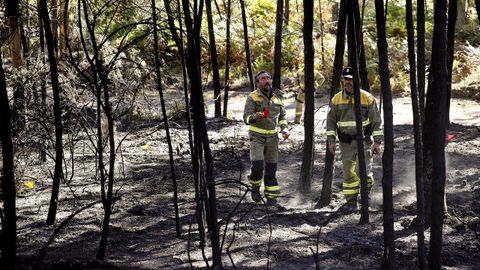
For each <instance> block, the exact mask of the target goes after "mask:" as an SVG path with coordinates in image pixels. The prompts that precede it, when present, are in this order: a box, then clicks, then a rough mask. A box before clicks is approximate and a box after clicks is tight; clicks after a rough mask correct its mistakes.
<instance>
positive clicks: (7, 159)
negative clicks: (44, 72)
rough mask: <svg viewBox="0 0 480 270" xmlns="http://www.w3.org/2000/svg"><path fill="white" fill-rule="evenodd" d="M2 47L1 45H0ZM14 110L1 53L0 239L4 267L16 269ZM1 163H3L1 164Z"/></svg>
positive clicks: (10, 269)
mask: <svg viewBox="0 0 480 270" xmlns="http://www.w3.org/2000/svg"><path fill="white" fill-rule="evenodd" d="M0 48H1V46H0ZM11 115H12V111H11V110H10V104H9V102H8V94H7V83H6V78H5V72H4V70H3V60H2V54H1V53H0V142H1V147H2V160H3V166H2V176H1V177H0V180H1V181H2V183H1V184H2V197H1V198H0V200H2V201H3V213H0V214H3V218H2V230H1V235H0V239H1V240H2V241H1V244H0V248H1V251H2V257H1V258H0V265H1V266H2V269H7V270H14V269H15V254H16V250H17V212H16V208H15V204H16V202H15V200H16V189H15V177H14V172H13V154H14V152H13V151H14V150H13V143H12V126H11V122H10V117H11ZM0 165H1V164H0Z"/></svg>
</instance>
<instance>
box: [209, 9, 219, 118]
mask: <svg viewBox="0 0 480 270" xmlns="http://www.w3.org/2000/svg"><path fill="white" fill-rule="evenodd" d="M205 5H206V6H205V7H206V11H207V24H208V40H209V48H210V62H211V65H212V73H213V98H214V103H215V117H220V116H222V109H221V105H222V104H221V99H220V73H219V72H218V56H217V45H216V43H215V31H214V30H213V28H214V25H213V18H212V0H206V3H205Z"/></svg>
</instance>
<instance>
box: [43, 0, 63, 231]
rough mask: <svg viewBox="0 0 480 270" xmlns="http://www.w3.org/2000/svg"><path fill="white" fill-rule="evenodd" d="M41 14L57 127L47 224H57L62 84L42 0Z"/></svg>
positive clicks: (60, 158)
mask: <svg viewBox="0 0 480 270" xmlns="http://www.w3.org/2000/svg"><path fill="white" fill-rule="evenodd" d="M40 12H41V16H42V20H43V27H44V29H45V41H46V42H47V51H48V61H49V62H50V76H51V79H52V91H53V115H54V118H55V119H54V125H55V171H54V174H53V184H52V197H51V198H50V207H49V209H48V216H47V224H49V225H51V224H53V223H55V216H56V215H57V205H58V192H59V189H60V180H61V178H62V162H63V140H62V137H63V126H62V110H61V108H60V91H61V89H60V83H59V81H58V67H57V60H56V57H55V44H54V43H53V42H54V39H53V34H52V29H50V17H49V15H48V7H47V1H46V0H40Z"/></svg>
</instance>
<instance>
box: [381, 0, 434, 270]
mask: <svg viewBox="0 0 480 270" xmlns="http://www.w3.org/2000/svg"><path fill="white" fill-rule="evenodd" d="M406 24H407V34H408V60H409V64H410V94H411V97H412V109H413V132H414V138H415V143H414V144H415V184H416V189H417V247H418V268H419V269H422V270H423V269H425V268H426V261H425V234H424V227H425V213H424V210H425V203H424V201H425V198H424V196H423V150H422V121H421V117H420V104H419V99H418V89H417V76H416V75H417V73H416V72H417V70H416V63H415V37H414V29H413V8H412V0H407V2H406ZM384 170H385V167H384Z"/></svg>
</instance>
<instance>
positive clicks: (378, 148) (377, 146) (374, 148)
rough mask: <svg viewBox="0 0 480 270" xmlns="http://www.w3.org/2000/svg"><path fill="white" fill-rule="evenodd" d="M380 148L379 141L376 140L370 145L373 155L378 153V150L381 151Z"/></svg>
mask: <svg viewBox="0 0 480 270" xmlns="http://www.w3.org/2000/svg"><path fill="white" fill-rule="evenodd" d="M381 150H382V149H381V148H380V143H377V142H376V143H374V144H373V145H372V153H373V154H374V155H377V154H380V151H381Z"/></svg>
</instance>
